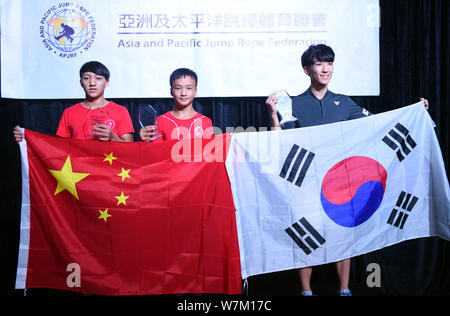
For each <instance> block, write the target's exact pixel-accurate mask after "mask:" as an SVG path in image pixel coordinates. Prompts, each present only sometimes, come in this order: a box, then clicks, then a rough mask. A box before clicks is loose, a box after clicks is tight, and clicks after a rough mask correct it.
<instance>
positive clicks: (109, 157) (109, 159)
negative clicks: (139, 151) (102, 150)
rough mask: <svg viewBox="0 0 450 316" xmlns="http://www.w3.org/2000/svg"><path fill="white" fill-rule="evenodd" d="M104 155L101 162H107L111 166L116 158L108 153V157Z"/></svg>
mask: <svg viewBox="0 0 450 316" xmlns="http://www.w3.org/2000/svg"><path fill="white" fill-rule="evenodd" d="M104 155H105V157H106V158H105V159H104V160H103V161H108V162H109V164H110V165H112V162H113V160H116V159H117V158H116V157H114V153H110V154H109V155H107V154H104Z"/></svg>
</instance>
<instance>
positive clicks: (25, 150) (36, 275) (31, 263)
mask: <svg viewBox="0 0 450 316" xmlns="http://www.w3.org/2000/svg"><path fill="white" fill-rule="evenodd" d="M25 136H26V137H25V138H26V141H24V142H22V143H21V153H22V155H21V156H22V183H23V186H22V187H23V192H22V213H21V236H20V249H19V264H18V269H17V280H16V288H19V289H20V288H52V289H63V290H70V291H77V292H81V293H89V294H100V295H146V294H169V293H222V294H239V293H241V274H240V258H239V245H238V239H237V231H236V222H235V209H234V204H233V197H232V193H231V188H230V183H229V180H228V177H227V173H226V168H225V162H224V157H225V156H226V149H227V146H228V144H229V140H230V139H229V136H227V135H221V136H217V137H215V138H212V139H210V140H186V141H182V142H175V141H167V142H160V143H155V144H152V143H111V142H108V143H103V142H98V141H76V140H71V139H65V138H58V137H53V136H48V135H43V134H40V133H36V132H32V131H29V130H26V131H25Z"/></svg>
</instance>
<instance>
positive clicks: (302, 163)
mask: <svg viewBox="0 0 450 316" xmlns="http://www.w3.org/2000/svg"><path fill="white" fill-rule="evenodd" d="M314 156H315V154H314V153H312V152H310V151H308V150H306V149H304V148H301V149H300V147H299V146H297V145H294V146H292V149H291V151H290V153H289V155H288V156H287V158H286V161H285V162H284V165H283V168H282V169H281V173H280V177H282V178H283V179H284V178H286V176H287V179H286V180H287V181H289V182H291V183H294V181H295V185H296V186H298V187H301V186H302V183H303V180H304V179H305V176H306V172H307V171H308V169H309V167H310V166H311V162H312V161H313V159H314ZM300 167H301V168H300ZM299 170H300V173H299V174H298V176H297V173H298V171H299Z"/></svg>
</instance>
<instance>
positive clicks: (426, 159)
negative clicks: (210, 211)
mask: <svg viewBox="0 0 450 316" xmlns="http://www.w3.org/2000/svg"><path fill="white" fill-rule="evenodd" d="M226 166H227V171H228V175H229V178H230V182H231V187H232V190H233V197H234V203H235V207H236V218H237V225H238V237H239V247H240V254H241V270H242V277H243V278H244V279H245V278H247V277H248V276H252V275H257V274H263V273H269V272H275V271H281V270H289V269H294V268H301V267H307V266H314V265H320V264H324V263H329V262H336V261H339V260H342V259H346V258H351V257H354V256H358V255H361V254H365V253H368V252H371V251H374V250H378V249H381V248H383V247H387V246H389V245H393V244H396V243H399V242H402V241H404V240H408V239H413V238H421V237H428V236H440V237H442V238H444V239H447V240H450V232H449V227H450V192H449V185H448V179H447V176H446V171H445V168H444V163H443V159H442V154H441V151H440V148H439V144H438V141H437V139H436V135H435V132H434V123H433V122H432V120H431V118H430V116H429V115H428V113H427V111H426V110H425V108H424V105H423V103H418V104H415V105H412V106H409V107H405V108H402V109H399V110H395V111H391V112H387V113H383V114H378V115H373V116H370V117H367V118H362V119H357V120H352V121H347V122H339V123H334V124H329V125H323V126H315V127H308V128H302V129H293V130H286V131H273V132H260V133H240V134H234V135H233V136H232V140H231V144H230V150H229V153H228V156H227V161H226Z"/></svg>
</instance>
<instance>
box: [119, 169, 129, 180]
mask: <svg viewBox="0 0 450 316" xmlns="http://www.w3.org/2000/svg"><path fill="white" fill-rule="evenodd" d="M130 170H131V169H128V170H125V169H124V168H123V167H122V172H121V173H119V174H118V176H119V177H122V182H124V181H125V178H129V179H131V177H130V175H129V173H130Z"/></svg>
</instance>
